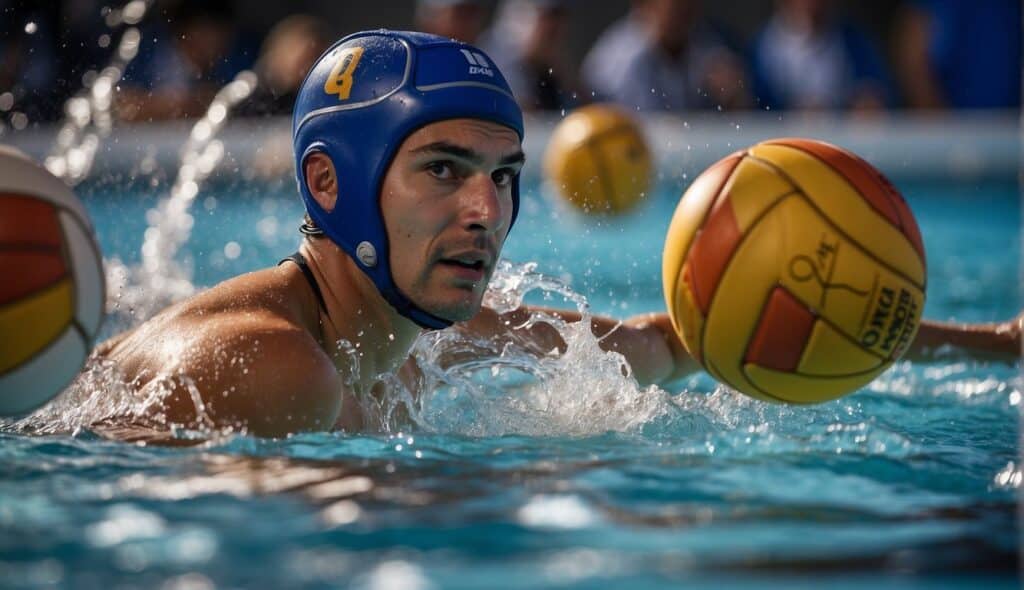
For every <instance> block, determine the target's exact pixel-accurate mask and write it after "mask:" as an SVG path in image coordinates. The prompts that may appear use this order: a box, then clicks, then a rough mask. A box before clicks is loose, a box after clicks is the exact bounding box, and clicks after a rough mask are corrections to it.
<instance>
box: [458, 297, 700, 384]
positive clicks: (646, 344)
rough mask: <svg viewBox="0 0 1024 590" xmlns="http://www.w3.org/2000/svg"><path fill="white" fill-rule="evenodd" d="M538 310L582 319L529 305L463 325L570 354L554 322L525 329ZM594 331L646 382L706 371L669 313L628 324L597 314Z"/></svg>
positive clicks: (571, 319)
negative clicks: (681, 340) (687, 348)
mask: <svg viewBox="0 0 1024 590" xmlns="http://www.w3.org/2000/svg"><path fill="white" fill-rule="evenodd" d="M534 312H541V313H544V314H549V315H553V316H557V317H559V318H561V319H563V320H565V321H567V322H578V321H580V320H581V319H582V316H581V315H580V314H579V312H576V311H567V310H560V309H549V308H539V307H526V308H520V309H517V310H515V311H512V312H509V313H506V314H501V315H499V314H497V313H495V312H494V311H493V310H491V309H487V308H483V309H482V310H481V311H480V313H478V314H477V315H476V317H475V318H473V319H472V320H470V321H469V322H466V323H465V324H463V328H464V329H467V330H469V331H471V332H472V333H473V334H474V335H477V336H481V337H484V338H489V339H490V338H496V339H498V340H503V339H504V340H509V341H515V342H517V343H518V344H520V345H523V346H526V347H527V348H529V349H531V350H534V351H535V352H537V353H538V354H546V353H547V352H549V351H551V350H552V349H558V350H559V352H564V351H565V349H566V344H565V341H564V340H563V339H562V337H561V336H560V335H559V334H558V331H557V330H555V329H554V328H553V327H552V326H551V325H549V324H547V323H544V322H537V323H534V324H533V325H532V326H531V327H529V328H521V327H519V326H522V325H523V324H524V323H525V322H526V321H527V320H528V319H529V317H530V314H532V313H534ZM590 330H591V332H592V333H593V334H594V336H596V337H597V338H598V339H599V341H600V345H601V348H602V349H604V350H608V351H614V352H618V353H619V354H621V355H622V356H624V357H625V358H626V361H627V362H629V365H630V367H631V368H632V369H633V375H634V377H636V380H637V381H638V382H639V383H640V384H641V385H647V384H650V383H666V382H669V381H672V380H675V379H677V378H679V377H682V376H685V375H687V374H690V373H693V372H694V371H698V370H700V365H699V364H698V363H697V362H696V361H694V360H693V358H692V357H691V356H690V355H689V354H688V353H687V352H686V349H684V348H683V345H682V343H681V342H680V341H679V339H678V337H677V336H676V335H675V332H674V330H673V329H672V324H671V320H669V318H668V315H667V314H664V313H660V314H659V313H651V314H643V315H639V316H635V317H632V318H629V319H628V320H625V321H622V322H620V321H618V320H615V319H612V318H608V317H602V316H592V317H591V319H590Z"/></svg>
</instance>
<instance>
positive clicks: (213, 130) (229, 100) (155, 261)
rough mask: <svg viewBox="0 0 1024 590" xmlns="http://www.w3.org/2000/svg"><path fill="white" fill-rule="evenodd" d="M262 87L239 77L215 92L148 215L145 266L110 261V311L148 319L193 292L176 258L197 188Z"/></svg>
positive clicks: (184, 265) (185, 267)
mask: <svg viewBox="0 0 1024 590" xmlns="http://www.w3.org/2000/svg"><path fill="white" fill-rule="evenodd" d="M258 82H259V81H258V78H257V76H256V74H255V73H254V72H252V71H250V70H245V71H242V72H240V73H239V74H238V75H237V76H235V79H234V80H232V81H231V82H230V83H228V84H227V85H226V86H224V87H223V88H221V89H220V90H219V91H218V92H217V94H216V95H215V96H214V98H213V101H212V102H211V103H210V106H209V107H208V108H207V109H206V113H205V114H204V115H203V116H202V117H201V118H200V119H199V120H198V121H196V124H195V125H194V126H193V127H192V132H191V133H190V134H189V138H188V141H186V143H185V146H184V148H183V149H182V156H181V166H180V168H179V169H178V174H177V176H176V178H175V181H174V185H173V186H172V187H171V191H170V194H169V195H168V196H167V197H165V198H164V199H162V200H161V201H160V202H159V203H157V205H156V207H155V208H153V209H151V210H149V211H148V212H147V213H146V220H147V221H148V223H149V227H148V228H147V229H146V232H145V234H144V240H143V244H142V263H141V264H140V265H139V266H138V267H128V266H127V265H126V264H124V263H123V262H121V260H120V259H119V258H113V259H111V260H109V261H108V262H107V285H108V290H107V292H108V293H110V299H109V301H108V308H110V311H112V312H120V314H121V315H122V316H123V315H124V314H131V315H132V316H134V317H138V318H143V319H145V318H148V317H150V316H151V315H152V314H153V313H155V312H156V311H158V310H160V309H162V308H164V307H166V306H167V305H169V304H171V303H174V302H176V301H180V300H182V299H184V298H186V297H189V296H190V295H192V294H193V293H194V292H195V286H194V285H193V284H192V265H191V263H190V261H189V260H178V259H177V256H178V253H179V252H180V251H181V249H182V247H183V246H184V245H185V244H186V243H187V242H188V240H189V238H190V236H191V234H192V226H193V223H194V219H193V217H192V215H191V213H190V212H189V211H190V209H191V208H192V203H193V202H194V201H195V199H196V196H197V195H198V194H199V187H200V186H202V184H203V182H204V181H205V180H206V179H207V178H208V177H209V176H210V174H211V173H213V171H214V170H216V169H217V166H218V164H220V161H221V160H222V159H223V158H224V144H223V143H222V142H221V141H220V140H218V139H217V138H216V137H217V134H218V133H219V132H220V130H221V129H222V128H223V127H224V125H225V123H226V122H227V120H228V118H229V114H230V113H231V109H232V108H234V107H235V106H236V105H238V104H239V103H240V102H242V101H244V100H245V99H247V98H248V97H249V96H250V95H251V94H252V92H253V90H255V89H256V87H257V84H258ZM130 322H131V320H130V319H129V323H130Z"/></svg>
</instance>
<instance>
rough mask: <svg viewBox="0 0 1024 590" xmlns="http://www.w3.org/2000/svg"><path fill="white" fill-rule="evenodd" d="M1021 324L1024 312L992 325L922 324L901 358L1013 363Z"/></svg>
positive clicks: (1018, 356)
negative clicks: (955, 357) (951, 356)
mask: <svg viewBox="0 0 1024 590" xmlns="http://www.w3.org/2000/svg"><path fill="white" fill-rule="evenodd" d="M1022 322H1024V313H1022V314H1021V315H1018V316H1017V317H1015V318H1014V319H1012V320H1010V321H1007V322H997V323H991V324H957V323H947V322H930V321H923V322H921V327H920V328H919V329H918V331H917V337H916V338H914V341H913V342H912V343H911V344H910V347H909V348H908V349H907V352H906V354H905V355H904V358H906V359H909V360H913V361H930V360H937V359H940V358H942V357H944V356H947V355H948V354H949V353H953V354H961V355H966V356H969V357H970V358H974V359H979V360H995V361H1002V362H1007V363H1013V362H1016V361H1017V360H1019V359H1020V358H1021V324H1022Z"/></svg>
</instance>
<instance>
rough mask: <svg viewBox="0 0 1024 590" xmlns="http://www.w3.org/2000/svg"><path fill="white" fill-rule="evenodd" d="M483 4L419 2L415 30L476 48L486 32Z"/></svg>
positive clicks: (467, 0) (471, 1)
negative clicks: (481, 36)
mask: <svg viewBox="0 0 1024 590" xmlns="http://www.w3.org/2000/svg"><path fill="white" fill-rule="evenodd" d="M485 16H486V15H485V13H484V6H483V4H482V3H481V1H480V0H416V19H415V20H416V29H417V30H420V31H423V32H425V33H433V34H435V35H441V36H442V37H448V38H451V39H457V40H459V41H463V42H465V43H473V44H476V42H477V39H478V38H479V37H480V33H481V32H483V30H484V17H485Z"/></svg>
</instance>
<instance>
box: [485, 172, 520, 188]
mask: <svg viewBox="0 0 1024 590" xmlns="http://www.w3.org/2000/svg"><path fill="white" fill-rule="evenodd" d="M515 176H516V172H515V170H513V169H511V168H502V169H500V170H495V171H494V172H492V173H491V178H492V179H493V180H494V184H495V185H496V186H500V187H506V186H508V185H510V184H512V179H513V178H515Z"/></svg>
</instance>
